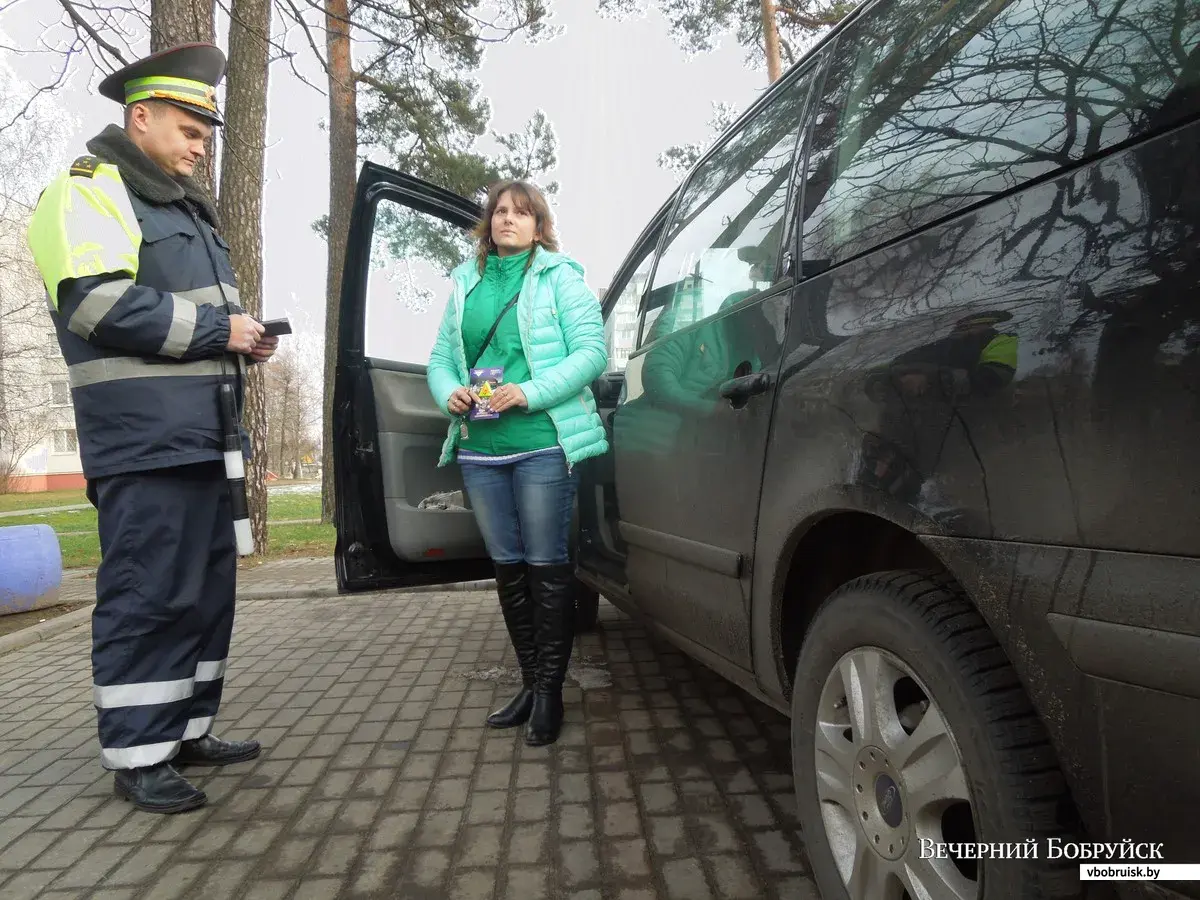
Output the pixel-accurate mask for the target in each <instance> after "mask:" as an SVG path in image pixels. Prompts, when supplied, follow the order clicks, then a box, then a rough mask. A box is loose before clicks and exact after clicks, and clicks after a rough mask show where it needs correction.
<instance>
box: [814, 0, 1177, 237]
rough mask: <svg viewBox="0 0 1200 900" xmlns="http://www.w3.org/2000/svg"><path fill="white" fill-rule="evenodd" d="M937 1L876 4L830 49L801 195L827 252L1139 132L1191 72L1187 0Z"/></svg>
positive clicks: (905, 227) (928, 217) (899, 228)
mask: <svg viewBox="0 0 1200 900" xmlns="http://www.w3.org/2000/svg"><path fill="white" fill-rule="evenodd" d="M926 6H927V4H925V3H922V2H919V0H895V2H891V3H886V2H885V3H881V4H879V5H878V6H876V7H875V8H874V9H872V10H870V11H869V12H868V13H867V14H866V15H865V16H864V18H863V20H862V22H861V23H860V24H859V26H858V28H857V29H856V30H855V31H854V32H853V33H852V37H850V38H848V39H847V43H846V45H845V46H839V48H838V52H837V53H836V54H835V55H834V56H833V58H832V62H831V67H830V71H829V74H828V76H827V80H826V84H828V85H833V86H834V89H833V90H827V91H825V92H824V96H822V98H821V100H820V105H819V109H818V117H817V122H816V124H815V127H814V131H813V136H812V140H811V144H812V149H811V155H810V159H809V163H808V170H807V177H806V185H805V192H804V212H803V216H804V220H805V240H806V243H807V244H808V245H809V246H811V247H812V249H813V251H814V252H815V253H816V255H818V256H826V255H827V256H829V257H831V258H834V259H844V258H847V257H849V256H852V255H855V254H856V253H858V252H861V251H863V250H865V249H869V247H870V246H874V245H876V244H878V243H880V242H882V241H884V240H886V239H887V238H888V237H890V236H893V235H900V234H904V233H907V232H910V231H912V230H914V229H916V228H918V227H920V226H922V225H924V224H927V223H930V222H932V221H935V220H936V219H938V218H940V217H941V216H943V215H946V214H948V213H951V212H953V211H956V210H959V209H963V208H965V207H967V206H968V205H970V204H972V203H975V202H977V201H980V200H983V199H986V198H987V197H989V196H992V195H994V194H996V193H998V192H1002V191H1005V190H1008V189H1010V188H1013V187H1016V186H1018V185H1020V184H1022V183H1025V182H1026V181H1027V180H1028V179H1031V178H1035V177H1037V176H1039V175H1042V174H1044V173H1048V172H1051V171H1055V170H1058V169H1060V168H1063V167H1066V166H1069V165H1071V164H1073V163H1074V162H1076V161H1078V160H1079V159H1081V158H1083V157H1084V156H1086V155H1090V154H1094V153H1096V152H1097V151H1099V150H1102V149H1104V148H1106V147H1110V146H1113V145H1115V144H1117V143H1119V142H1121V141H1124V140H1126V139H1128V138H1131V137H1135V136H1139V135H1142V134H1144V133H1145V131H1146V130H1147V128H1148V127H1149V126H1150V124H1151V122H1152V121H1153V120H1154V119H1155V118H1156V116H1155V113H1156V110H1157V109H1158V108H1159V107H1160V106H1161V105H1162V104H1161V98H1163V97H1164V96H1166V95H1167V94H1168V93H1169V92H1170V91H1171V90H1172V88H1173V87H1174V86H1176V85H1178V84H1179V83H1180V82H1191V81H1192V80H1194V77H1195V60H1194V58H1193V57H1194V55H1195V54H1191V55H1189V54H1187V52H1186V51H1185V50H1184V49H1183V48H1186V47H1189V46H1191V45H1192V44H1194V42H1195V40H1196V32H1197V29H1198V28H1200V7H1198V6H1197V5H1196V4H1195V3H1190V2H1188V0H1176V2H1175V3H1174V4H1164V3H1162V2H1158V0H1124V2H1119V3H1117V4H1115V7H1114V6H1112V5H1107V4H1106V5H1104V6H1103V8H1102V9H1101V7H1098V6H1097V5H1095V4H1093V3H1091V2H1088V0H1065V2H1064V0H1053V2H1050V0H1042V2H1015V0H959V2H953V3H948V4H946V6H945V7H944V8H943V9H942V10H940V11H939V12H938V13H937V14H936V15H935V16H934V17H933V18H932V19H930V18H929V17H927V16H924V15H923V14H922V12H923V10H924V9H925V7H926ZM1158 124H1159V125H1162V124H1165V123H1164V122H1162V121H1161V117H1160V121H1159V123H1158ZM1010 237H1011V236H1010ZM1018 237H1019V235H1018ZM1026 246H1028V245H1026Z"/></svg>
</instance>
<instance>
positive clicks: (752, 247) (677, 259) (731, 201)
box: [641, 71, 811, 345]
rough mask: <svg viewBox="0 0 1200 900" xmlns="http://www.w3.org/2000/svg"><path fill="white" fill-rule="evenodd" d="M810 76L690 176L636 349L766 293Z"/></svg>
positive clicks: (795, 80)
mask: <svg viewBox="0 0 1200 900" xmlns="http://www.w3.org/2000/svg"><path fill="white" fill-rule="evenodd" d="M810 83H811V78H810V75H809V73H808V72H807V71H806V72H803V73H801V74H800V75H798V76H797V77H795V78H793V80H792V82H791V83H790V84H789V85H788V86H786V87H785V88H784V90H783V92H782V93H781V94H779V95H777V96H776V97H775V98H774V99H773V101H772V102H771V103H769V104H768V105H767V106H765V107H764V108H763V109H762V110H761V111H760V112H759V113H758V114H757V115H756V116H755V117H754V118H753V119H751V120H750V121H749V122H747V123H746V124H745V125H743V126H742V127H741V128H740V129H739V131H738V132H737V133H736V134H734V135H733V136H732V138H730V139H729V140H728V141H727V142H726V143H725V144H724V145H723V146H722V147H721V148H720V149H718V150H717V151H716V152H715V153H714V154H713V155H712V156H711V157H709V159H708V160H706V161H705V162H704V163H702V164H701V165H700V167H699V168H698V169H697V170H696V171H695V172H694V173H693V174H692V177H691V178H690V179H689V181H688V184H687V186H686V187H685V188H684V190H683V193H682V195H681V198H680V202H679V204H678V206H677V207H676V210H675V213H674V218H673V219H672V222H671V226H670V231H669V232H668V236H667V242H666V245H665V247H664V249H663V253H662V255H661V257H660V259H659V262H658V265H657V267H656V268H655V271H654V283H653V286H652V288H651V292H650V294H649V296H648V298H647V301H646V304H645V313H644V315H645V322H644V324H643V326H642V341H641V343H642V344H643V345H644V344H648V343H650V342H652V341H654V340H657V339H658V338H661V337H664V336H666V335H668V334H671V333H672V332H674V331H678V330H679V329H681V328H686V327H687V326H689V325H691V324H692V323H694V322H697V321H699V320H700V319H703V318H706V317H708V316H711V315H713V314H714V313H716V312H718V311H721V310H722V309H725V308H728V307H729V306H732V305H734V304H736V303H738V302H740V300H742V299H745V298H746V297H749V296H750V295H752V294H755V293H758V292H759V291H761V290H763V289H764V288H767V287H769V286H770V285H771V284H772V283H773V282H774V281H775V280H776V279H777V277H778V274H779V273H777V272H776V271H775V266H776V260H777V258H778V254H779V244H780V233H781V232H782V230H783V226H784V219H785V211H786V206H787V201H788V187H789V184H790V181H791V175H792V170H793V169H792V164H793V153H794V151H795V148H796V140H797V135H798V133H799V130H800V129H801V127H802V123H803V120H804V108H805V102H806V100H807V96H808V89H809V85H810Z"/></svg>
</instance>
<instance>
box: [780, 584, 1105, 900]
mask: <svg viewBox="0 0 1200 900" xmlns="http://www.w3.org/2000/svg"><path fill="white" fill-rule="evenodd" d="M847 676H848V677H849V680H850V681H851V683H852V684H856V685H859V686H864V685H865V686H866V687H867V688H868V690H864V691H863V692H862V693H861V694H860V695H857V696H854V695H851V696H852V700H850V701H848V700H847V692H846V690H845V679H846V677H847ZM872 684H875V685H882V690H879V691H878V692H872V691H870V690H869V687H870V686H871V685H872ZM889 685H891V689H888V686H889ZM922 695H924V696H923V699H922ZM872 696H877V697H880V698H881V702H879V703H876V704H874V709H875V710H877V711H878V715H877V717H875V718H874V719H873V721H875V722H880V723H882V727H881V728H879V729H877V730H875V731H874V732H873V734H886V735H887V739H884V738H882V737H871V739H864V738H867V737H868V729H867V728H866V727H858V728H856V727H854V725H851V724H850V723H852V722H854V721H855V718H856V717H855V716H853V715H852V709H851V707H852V706H853V710H854V711H861V710H864V709H865V708H866V707H865V706H864V704H863V699H864V698H865V697H872ZM839 698H840V702H841V704H843V705H842V706H839V705H838V703H839ZM923 702H924V703H925V704H926V705H924V706H922V705H921V704H922V703H923ZM931 714H932V715H933V717H932V718H931V717H930V716H931ZM939 714H940V715H939ZM862 721H864V719H862V718H858V722H862ZM939 721H940V722H943V723H944V724H945V729H944V731H942V732H940V734H941V737H940V738H932V736H934V735H937V734H938V733H939V732H938V730H937V727H936V726H937V723H938V722H939ZM819 723H824V724H823V725H820V726H819ZM918 726H924V730H923V731H922V732H921V735H922V736H921V737H920V738H918V741H917V742H914V741H912V740H907V739H908V738H909V735H910V734H912V733H914V731H915V729H916V728H917V727H918ZM791 731H792V765H793V770H794V777H795V783H796V802H797V808H798V811H799V815H800V821H801V822H802V823H803V827H804V832H805V834H804V842H805V847H806V849H807V852H808V856H809V859H810V861H811V864H812V869H813V877H814V879H815V880H816V882H817V886H818V888H819V890H820V895H821V897H822V898H823V900H847V898H851V900H881V898H897V900H898V898H901V897H903V896H904V894H905V892H906V891H907V893H908V895H909V896H910V897H912V900H917V898H918V897H922V896H928V897H929V898H930V900H950V898H954V900H960V898H966V897H970V898H979V900H1015V898H1021V900H1049V898H1071V897H1075V898H1078V897H1081V896H1082V890H1081V887H1080V883H1079V878H1078V873H1079V870H1078V863H1074V864H1073V865H1072V864H1067V865H1064V864H1062V863H1060V862H1056V861H1051V860H1047V858H1046V857H1047V849H1048V846H1049V845H1048V844H1047V840H1046V839H1047V838H1049V837H1058V838H1061V839H1063V840H1069V839H1071V838H1073V837H1074V835H1073V834H1071V833H1070V832H1069V831H1068V830H1067V829H1066V828H1064V827H1063V826H1062V825H1061V824H1060V817H1061V816H1062V815H1063V813H1064V812H1065V811H1069V810H1070V809H1071V807H1070V806H1069V803H1070V798H1069V796H1068V794H1067V790H1066V785H1065V782H1064V780H1063V777H1062V774H1061V772H1060V769H1059V766H1058V763H1057V759H1056V756H1055V753H1054V750H1053V748H1052V747H1051V745H1050V742H1049V739H1048V737H1047V735H1046V732H1045V729H1044V727H1043V726H1042V724H1041V722H1040V720H1039V719H1038V717H1037V714H1036V713H1035V712H1034V710H1033V707H1032V705H1031V704H1030V702H1029V699H1028V697H1027V696H1026V695H1025V692H1024V690H1023V688H1022V687H1021V684H1020V682H1019V681H1018V679H1017V677H1016V673H1015V672H1014V671H1013V669H1012V666H1011V665H1010V664H1009V662H1008V659H1007V657H1006V656H1005V655H1004V652H1003V651H1002V650H1001V648H1000V645H999V644H998V643H997V641H996V639H995V638H994V637H993V635H992V633H991V631H990V630H989V629H988V627H987V625H986V623H985V622H984V620H983V618H982V617H981V616H980V615H979V613H978V612H977V611H976V610H975V608H974V607H973V606H972V605H971V604H970V602H969V601H968V600H967V598H966V597H965V595H964V594H963V592H962V591H961V589H960V588H958V587H957V586H956V585H954V583H953V582H952V581H951V580H950V579H949V578H947V577H945V576H941V575H932V576H931V575H922V574H917V573H913V572H886V573H880V574H875V575H869V576H866V577H863V578H859V579H856V580H854V581H851V582H850V583H848V584H846V585H844V586H842V587H841V588H840V589H838V590H837V591H836V592H834V593H833V594H832V595H831V596H830V597H829V598H828V599H826V601H825V602H824V603H823V605H822V606H821V608H820V610H818V612H817V615H816V617H815V618H814V620H813V623H812V626H811V628H810V629H809V631H808V633H807V634H806V635H805V638H804V643H803V646H802V647H801V650H800V658H799V660H798V663H797V666H796V681H795V686H794V689H793V693H792V724H791ZM847 738H850V739H849V740H848V739H847ZM818 740H820V741H821V743H822V746H823V748H827V749H823V751H822V752H820V753H818V751H817V742H818ZM917 744H919V745H920V749H921V752H920V753H916V754H915V758H916V759H917V760H918V762H917V763H916V764H911V759H910V757H909V754H910V753H912V752H913V749H915V746H916V745H917ZM818 762H820V764H821V766H822V776H821V777H819V776H818V772H817V768H816V767H817V765H818ZM937 763H940V765H937ZM956 763H957V769H956V768H955V764H956ZM932 771H941V772H943V773H953V774H952V775H951V777H947V778H945V779H930V778H928V776H929V773H930V772H932ZM841 773H845V777H844V778H843V777H841ZM935 781H936V783H937V784H938V785H939V786H941V787H943V788H945V789H944V790H932V789H928V787H929V784H932V783H934V782H935ZM818 790H820V791H821V792H822V793H823V794H824V795H825V799H824V800H823V799H822V798H820V797H819V796H818ZM935 797H960V798H962V799H961V800H960V801H959V802H957V803H954V802H953V801H951V802H950V804H949V805H947V804H946V801H944V800H943V801H941V802H940V803H938V802H928V801H930V800H931V799H932V798H935ZM830 798H837V799H836V800H831V799H830ZM964 800H965V802H963V801H964ZM839 801H844V802H839ZM897 801H899V802H897ZM864 820H865V821H864ZM922 837H924V838H925V839H927V840H931V841H936V842H939V843H941V842H945V843H959V842H965V843H974V842H982V843H989V844H994V843H997V842H1004V843H1006V844H1018V843H1019V844H1022V845H1025V842H1026V841H1028V840H1030V839H1032V840H1034V841H1036V846H1037V858H1034V859H1025V858H997V859H994V860H989V859H988V858H987V857H986V856H983V858H979V857H978V856H976V858H974V859H965V860H954V859H949V858H943V859H936V858H935V859H925V860H922V859H921V858H920V857H921V851H922V846H921V843H920V840H921V838H922ZM885 847H886V848H887V849H885ZM928 847H929V845H926V847H925V849H926V853H928ZM943 849H945V848H943ZM972 867H974V868H973V870H972ZM868 875H873V877H866V876H868ZM913 879H919V880H921V882H922V883H923V884H924V885H925V887H926V889H927V890H928V893H927V894H922V893H921V892H920V891H919V890H914V885H913V883H912V881H913ZM901 886H903V889H901Z"/></svg>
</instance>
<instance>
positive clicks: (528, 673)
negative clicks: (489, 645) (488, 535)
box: [487, 562, 537, 728]
mask: <svg viewBox="0 0 1200 900" xmlns="http://www.w3.org/2000/svg"><path fill="white" fill-rule="evenodd" d="M527 569H528V567H527V566H526V565H525V563H523V562H519V563H496V588H497V593H498V594H499V595H500V611H501V612H502V613H503V614H504V624H505V625H506V626H508V636H509V638H510V639H511V640H512V645H513V649H514V650H516V652H517V663H518V665H520V667H521V681H522V686H521V690H519V691H518V692H517V694H516V696H514V697H513V698H512V699H511V700H509V701H508V703H506V704H504V706H502V707H500V708H499V709H498V710H496V711H495V712H493V713H492V714H491V715H490V716H488V718H487V723H488V725H490V726H492V727H493V728H513V727H515V726H517V725H523V724H524V723H525V721H526V720H527V719H528V718H529V712H530V710H531V709H532V708H533V685H534V680H535V678H536V676H537V641H536V639H535V633H534V614H533V598H532V597H531V596H530V590H529V576H528V571H527Z"/></svg>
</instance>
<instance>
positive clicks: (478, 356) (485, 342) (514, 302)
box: [467, 285, 521, 369]
mask: <svg viewBox="0 0 1200 900" xmlns="http://www.w3.org/2000/svg"><path fill="white" fill-rule="evenodd" d="M475 287H479V285H475ZM474 290H475V288H471V291H474ZM467 296H468V297H470V296H471V294H470V293H468V294H467ZM520 296H521V292H520V291H517V293H516V295H515V296H514V297H513V298H512V299H511V300H509V301H508V303H506V304H504V309H502V310H500V314H499V315H498V316H496V321H495V322H493V323H492V327H491V330H490V331H488V333H487V337H485V338H484V339H483V343H482V344H480V345H479V352H478V353H476V354H475V359H474V360H472V361H471V364H470V365H469V366H467V368H468V369H473V368H475V364H476V363H477V362H479V360H480V359H482V358H483V351H484V350H486V349H487V346H488V344H490V343H491V342H492V338H494V337H495V336H496V329H497V328H499V327H500V320H501V319H503V318H504V316H505V315H506V314H507V313H508V311H509V310H510V309H512V308H513V307H514V306H516V305H517V300H518V299H519V298H520Z"/></svg>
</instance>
